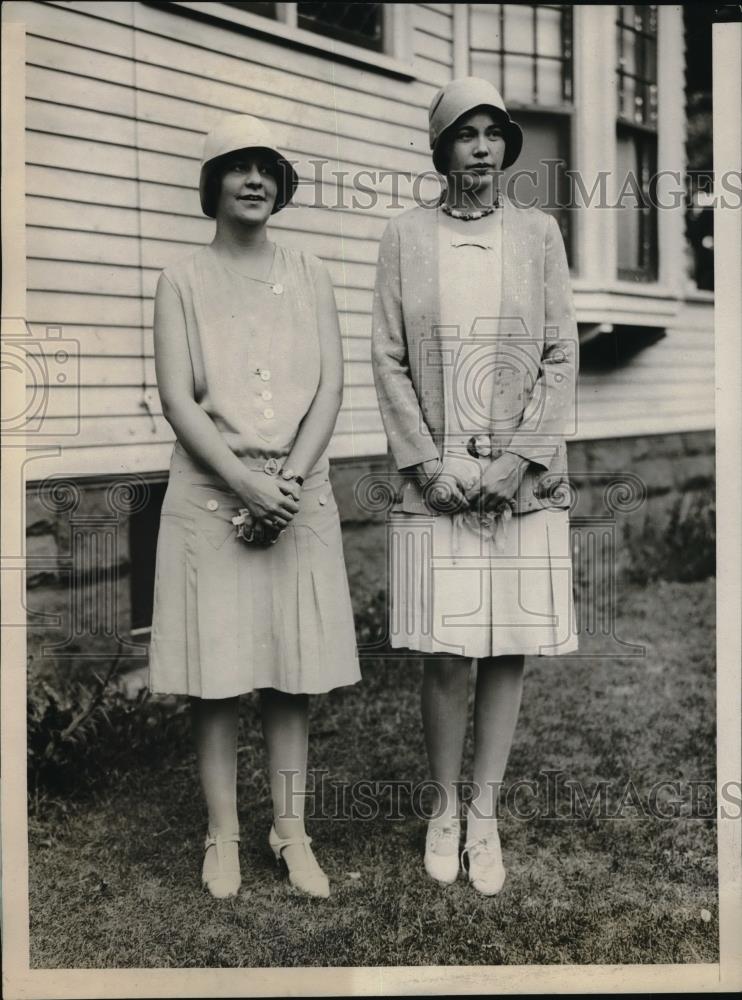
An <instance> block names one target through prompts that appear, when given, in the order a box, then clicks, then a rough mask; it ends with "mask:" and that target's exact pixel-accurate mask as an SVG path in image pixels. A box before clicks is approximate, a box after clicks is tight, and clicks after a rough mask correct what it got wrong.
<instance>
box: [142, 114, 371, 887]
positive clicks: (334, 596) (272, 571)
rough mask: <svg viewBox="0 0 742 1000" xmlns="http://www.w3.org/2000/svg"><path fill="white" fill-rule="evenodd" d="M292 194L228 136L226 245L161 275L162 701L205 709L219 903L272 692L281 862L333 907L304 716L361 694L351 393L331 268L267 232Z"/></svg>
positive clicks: (154, 651)
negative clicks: (347, 442) (316, 849)
mask: <svg viewBox="0 0 742 1000" xmlns="http://www.w3.org/2000/svg"><path fill="white" fill-rule="evenodd" d="M296 184H297V176H296V173H295V172H294V169H293V167H292V166H291V165H290V163H289V162H288V160H286V158H285V157H284V156H283V155H282V154H281V152H280V151H279V149H278V145H277V142H276V140H275V138H274V136H273V135H272V133H271V132H270V131H269V130H268V129H267V128H266V127H265V126H264V125H263V123H261V122H260V121H259V120H257V119H255V118H253V117H251V116H249V115H235V116H229V117H228V118H225V119H224V120H223V121H221V122H220V123H219V124H218V125H217V126H216V128H215V129H214V130H213V131H212V132H211V133H209V135H208V136H207V138H206V142H205V146H204V156H203V161H202V166H201V178H200V198H201V206H202V209H203V211H204V213H205V215H207V216H209V217H211V218H215V219H216V233H215V236H214V239H213V241H212V242H211V243H210V244H209V245H208V246H204V247H202V248H200V249H199V250H197V251H196V252H195V253H193V254H191V255H190V256H189V257H186V258H185V259H184V260H180V261H178V262H177V263H176V264H174V265H172V266H170V267H168V268H166V269H165V271H164V272H163V273H162V275H161V277H160V281H159V284H158V286H157V294H156V300H155V324H154V337H155V363H156V371H157V383H158V387H159V392H160V397H161V400H162V408H163V413H164V415H165V417H166V419H167V420H168V422H169V423H170V425H171V426H172V428H173V430H174V432H175V435H176V443H175V446H174V448H173V453H172V459H171V464H170V477H169V482H168V487H167V492H166V495H165V499H164V503H163V507H162V515H161V521H160V533H159V538H158V546H157V570H156V584H155V604H154V615H153V624H152V642H151V648H150V687H151V690H152V691H153V692H163V693H174V694H183V695H189V696H190V697H191V699H192V709H193V721H194V733H195V742H196V749H197V757H198V767H199V772H200V778H201V785H202V789H203V794H204V797H205V800H206V805H207V808H208V833H207V837H206V843H205V854H204V860H203V869H202V880H203V883H204V885H205V886H206V887H207V888H208V890H209V891H210V892H211V894H212V895H213V896H216V897H219V898H222V897H226V896H234V895H236V894H237V892H238V890H239V887H240V884H241V872H240V863H239V847H238V845H239V840H240V830H239V821H238V810H237V801H236V776H237V729H238V699H239V696H240V695H241V694H245V693H247V692H250V691H255V690H257V691H259V693H260V704H261V715H262V726H263V733H264V737H265V744H266V748H267V753H268V760H269V769H270V785H271V794H272V800H273V816H274V821H273V826H272V827H271V828H270V834H269V837H268V839H269V843H270V848H271V849H272V851H273V853H274V854H275V857H276V858H277V859H280V858H283V860H284V862H285V863H286V866H287V868H288V872H289V879H290V881H291V883H292V884H293V885H295V886H296V887H297V888H299V889H301V890H302V891H304V892H306V893H309V894H311V895H314V896H327V895H329V891H330V890H329V880H328V878H327V876H326V875H325V873H324V872H323V871H322V869H321V867H320V865H319V863H318V862H317V860H316V858H315V856H314V854H313V852H312V849H311V847H310V842H311V841H310V838H309V837H308V836H307V834H306V830H305V826H304V795H303V792H304V790H305V780H306V768H307V739H308V732H307V731H308V726H307V716H308V700H309V695H310V694H317V693H319V692H325V691H328V690H330V689H332V688H335V687H338V686H341V685H346V684H353V683H355V682H356V681H358V680H359V679H360V672H359V666H358V658H357V651H356V643H355V633H354V627H353V616H352V610H351V604H350V596H349V592H348V583H347V577H346V571H345V564H344V560H343V552H342V540H341V534H340V523H339V517H338V511H337V506H336V503H335V500H334V497H333V492H332V488H331V486H330V482H329V479H328V469H329V462H328V455H327V447H328V443H329V441H330V437H331V435H332V432H333V429H334V426H335V421H336V418H337V414H338V410H339V407H340V404H341V400H342V391H343V358H342V348H341V341H340V333H339V326H338V319H337V313H336V308H335V300H334V295H333V289H332V285H331V282H330V278H329V276H328V273H327V271H326V269H325V267H324V265H323V264H322V263H321V262H320V261H319V260H318V259H317V258H316V257H313V256H312V255H311V254H307V253H304V252H298V251H294V250H288V249H285V248H283V247H281V246H280V245H279V244H276V243H273V242H272V241H271V240H270V239H269V238H268V232H267V228H266V224H267V222H268V220H269V218H270V216H271V214H272V213H275V212H277V211H279V210H280V209H282V208H283V207H284V206H285V205H286V204H287V203H288V202H289V201H290V199H291V198H292V196H293V194H294V191H295V188H296ZM238 532H239V533H238ZM266 834H268V830H266Z"/></svg>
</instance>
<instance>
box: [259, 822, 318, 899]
mask: <svg viewBox="0 0 742 1000" xmlns="http://www.w3.org/2000/svg"><path fill="white" fill-rule="evenodd" d="M268 842H269V844H270V846H271V850H272V851H273V854H274V855H275V858H276V861H280V860H281V858H282V857H283V855H282V853H281V852H282V851H283V849H284V847H289V846H290V845H291V844H300V845H301V846H302V847H303V848H304V863H303V864H302V865H301V866H297V865H295V866H294V867H293V868H292V867H291V866H290V865H289V863H288V862H287V861H286V858H283V861H284V864H285V865H286V867H287V869H288V873H289V882H290V883H291V885H293V886H294V887H295V888H297V889H300V890H301V891H302V892H306V893H307V894H308V895H309V896H321V897H322V898H323V899H327V897H328V896H329V895H330V882H329V879H328V878H327V876H326V875H325V873H324V872H323V871H322V869H321V868H320V866H319V862H318V861H317V859H316V858H315V856H314V853H313V851H312V848H311V847H310V846H309V845H310V844H311V843H312V838H311V837H308V836H307V835H306V834H304V836H303V837H283V838H282V837H279V836H278V834H277V833H276V828H275V826H272V827H271V831H270V834H269V836H268Z"/></svg>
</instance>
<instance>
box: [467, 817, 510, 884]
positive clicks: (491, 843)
mask: <svg viewBox="0 0 742 1000" xmlns="http://www.w3.org/2000/svg"><path fill="white" fill-rule="evenodd" d="M465 857H468V859H469V868H468V875H469V881H470V882H471V884H472V885H473V886H474V888H475V889H476V890H477V892H481V893H482V895H483V896H495V895H497V893H498V892H499V891H500V889H502V887H503V884H504V883H505V878H506V876H507V872H506V871H505V866H504V864H503V861H502V848H501V847H500V836H499V834H498V832H497V830H495V831H494V832H492V833H489V834H487V835H486V836H484V837H480V838H479V839H477V840H467V842H466V844H465V846H464V850H463V851H462V852H461V867H462V869H463V871H464V872H466V871H467V868H466V866H465V865H464V858H465Z"/></svg>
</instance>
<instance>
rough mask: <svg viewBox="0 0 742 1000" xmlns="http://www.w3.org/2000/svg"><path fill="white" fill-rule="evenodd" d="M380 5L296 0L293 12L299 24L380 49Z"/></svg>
mask: <svg viewBox="0 0 742 1000" xmlns="http://www.w3.org/2000/svg"><path fill="white" fill-rule="evenodd" d="M383 6H384V5H383V4H381V3H297V5H296V13H297V19H298V24H299V27H300V28H306V29H307V30H308V31H316V32H317V33H318V34H320V35H326V36H327V37H328V38H336V39H337V40H338V41H340V42H350V43H351V44H353V45H363V46H364V48H368V49H375V50H376V51H377V52H381V51H383V48H384V30H383V28H384V26H383V9H382V8H383Z"/></svg>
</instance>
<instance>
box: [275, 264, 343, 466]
mask: <svg viewBox="0 0 742 1000" xmlns="http://www.w3.org/2000/svg"><path fill="white" fill-rule="evenodd" d="M316 282H317V283H316V286H315V291H316V296H317V328H318V330H319V343H320V380H319V387H318V388H317V392H316V394H315V397H314V399H313V400H312V404H311V406H310V407H309V409H308V410H307V412H306V415H305V416H304V419H303V420H302V422H301V425H300V427H299V431H298V433H297V435H296V438H295V439H294V444H293V446H292V448H291V452H290V453H289V455H288V457H287V459H286V461H285V463H284V469H286V470H289V471H291V472H294V473H296V474H297V475H299V476H302V477H304V478H305V477H306V476H307V475H308V474H309V473H310V472H311V471H312V469H313V468H314V466H315V465H316V463H317V460H318V459H319V457H320V456H321V455H322V453H323V452H324V450H325V448H326V447H327V445H328V444H329V443H330V438H331V437H332V432H333V431H334V430H335V424H336V422H337V416H338V412H339V410H340V406H341V404H342V401H343V345H342V340H341V338H340V324H339V322H338V314H337V307H336V305H335V294H334V292H333V289H332V281H331V280H330V275H329V274H328V272H327V269H326V268H325V267H324V266H323V267H321V268H319V269H318V270H317V278H316Z"/></svg>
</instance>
